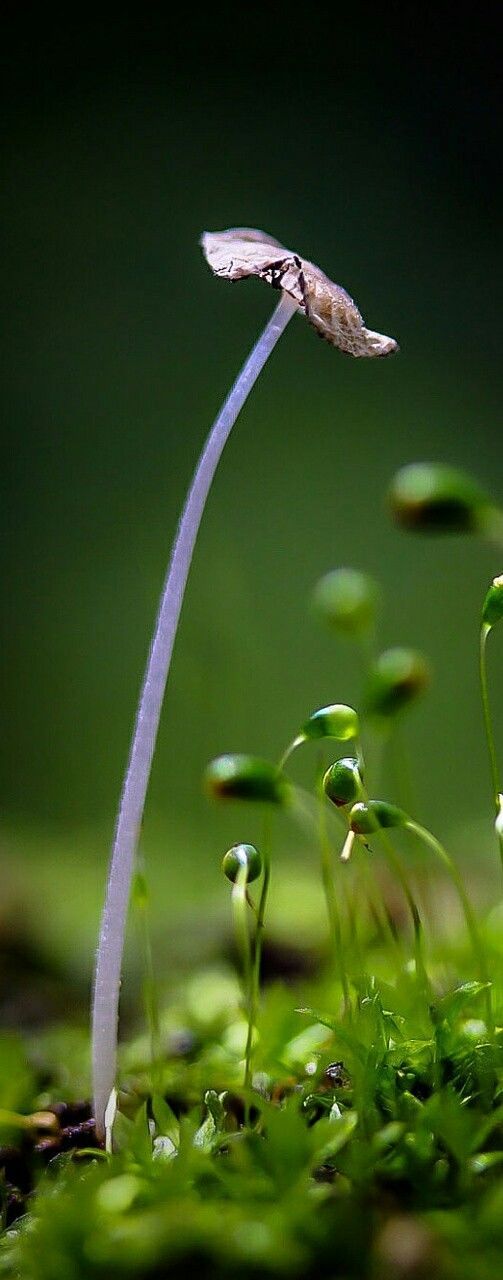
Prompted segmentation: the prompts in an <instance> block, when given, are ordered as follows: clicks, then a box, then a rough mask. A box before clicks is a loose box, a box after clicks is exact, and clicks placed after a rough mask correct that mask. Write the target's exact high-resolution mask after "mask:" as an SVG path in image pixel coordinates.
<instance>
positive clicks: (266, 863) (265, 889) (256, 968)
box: [245, 819, 271, 1120]
mask: <svg viewBox="0 0 503 1280" xmlns="http://www.w3.org/2000/svg"><path fill="white" fill-rule="evenodd" d="M270 839H271V833H270V824H269V820H268V819H266V820H265V822H264V835H263V841H262V865H263V876H262V888H261V890H260V898H259V903H258V907H257V927H256V930H255V947H254V952H253V964H252V971H251V979H250V1004H249V1013H248V1035H247V1038H246V1050H245V1086H247V1087H249V1085H250V1084H251V1078H252V1077H251V1065H252V1047H253V1029H254V1027H255V1023H256V1021H257V1014H258V1005H259V997H260V966H261V961H262V945H263V941H264V921H265V912H266V906H267V895H268V893H269V881H270V879H271V855H270ZM246 1107H247V1119H248V1120H249V1109H248V1102H247V1104H246Z"/></svg>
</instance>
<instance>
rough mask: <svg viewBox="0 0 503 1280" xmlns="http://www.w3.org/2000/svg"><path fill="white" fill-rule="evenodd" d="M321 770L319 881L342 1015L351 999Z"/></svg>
mask: <svg viewBox="0 0 503 1280" xmlns="http://www.w3.org/2000/svg"><path fill="white" fill-rule="evenodd" d="M323 772H324V771H323V769H322V770H321V774H320V778H319V780H318V797H319V818H318V827H319V841H320V863H321V881H322V884H323V891H324V894H325V902H326V907H327V916H328V922H329V932H330V943H331V947H332V949H333V953H334V959H335V963H336V966H337V970H338V973H339V978H340V983H341V987H342V996H343V1000H344V1013H345V1014H350V1013H351V997H350V991H349V979H348V974H347V969H346V962H345V957H344V944H343V940H342V925H341V916H340V911H339V904H338V902H337V894H336V892H335V884H334V873H333V866H332V845H331V843H330V839H329V835H328V831H327V814H326V805H325V794H324V791H323Z"/></svg>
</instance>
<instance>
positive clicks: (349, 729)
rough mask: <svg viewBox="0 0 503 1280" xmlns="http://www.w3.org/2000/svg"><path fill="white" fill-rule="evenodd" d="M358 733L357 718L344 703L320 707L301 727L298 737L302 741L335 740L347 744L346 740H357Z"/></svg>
mask: <svg viewBox="0 0 503 1280" xmlns="http://www.w3.org/2000/svg"><path fill="white" fill-rule="evenodd" d="M359 732H360V726H359V722H358V716H357V714H356V711H354V710H353V707H347V706H346V705H345V703H344V702H335V703H333V705H332V706H330V707H320V708H319V709H318V711H313V714H312V715H311V716H309V720H306V723H305V724H304V725H303V726H302V730H301V733H300V734H299V737H302V738H303V739H304V740H307V739H312V738H337V740H338V742H347V741H348V738H357V737H358V734H359Z"/></svg>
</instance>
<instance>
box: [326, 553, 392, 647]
mask: <svg viewBox="0 0 503 1280" xmlns="http://www.w3.org/2000/svg"><path fill="white" fill-rule="evenodd" d="M378 601H379V588H378V586H377V583H376V582H375V581H374V579H373V578H371V577H369V575H368V574H367V573H360V572H359V570H358V569H333V570H332V572H331V573H326V574H325V575H324V577H323V578H320V580H319V582H318V583H317V584H316V587H315V589H314V594H313V604H314V607H315V609H316V612H317V613H319V614H320V616H321V617H322V618H324V619H325V621H326V622H328V623H330V625H331V626H332V627H334V628H335V629H336V630H337V631H342V632H345V634H346V635H351V636H354V635H361V633H362V632H365V631H368V630H369V629H370V628H371V627H372V625H373V623H374V618H375V613H376V608H377V604H378Z"/></svg>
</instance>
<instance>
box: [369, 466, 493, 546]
mask: <svg viewBox="0 0 503 1280" xmlns="http://www.w3.org/2000/svg"><path fill="white" fill-rule="evenodd" d="M388 503H389V506H390V507H391V511H392V514H393V516H394V518H395V520H396V523H397V524H399V525H401V526H402V527H403V528H404V529H411V530H416V531H418V532H420V533H479V532H483V531H484V529H485V528H486V527H487V524H488V520H490V516H491V514H492V513H493V512H494V506H493V503H492V502H491V501H490V499H489V498H488V496H487V494H486V493H484V491H483V489H481V488H480V487H479V485H478V484H477V483H476V482H475V481H474V480H472V478H471V476H469V475H466V474H465V472H464V471H458V470H457V469H456V468H455V467H449V466H446V465H445V463H430V462H413V463H411V464H410V465H409V466H406V467H401V469H400V471H397V473H396V475H395V476H394V477H393V480H392V482H391V485H390V488H389V491H388Z"/></svg>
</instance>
